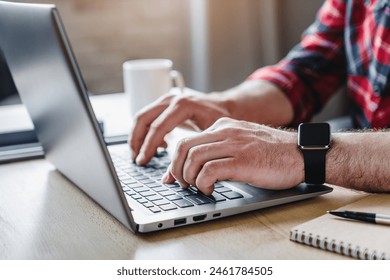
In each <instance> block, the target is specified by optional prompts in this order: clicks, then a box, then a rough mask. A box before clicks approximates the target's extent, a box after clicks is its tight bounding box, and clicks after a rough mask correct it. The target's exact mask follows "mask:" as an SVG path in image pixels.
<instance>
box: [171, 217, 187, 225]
mask: <svg viewBox="0 0 390 280" xmlns="http://www.w3.org/2000/svg"><path fill="white" fill-rule="evenodd" d="M186 223H187V219H186V218H182V219H177V220H174V221H173V224H174V225H175V226H180V225H185V224H186Z"/></svg>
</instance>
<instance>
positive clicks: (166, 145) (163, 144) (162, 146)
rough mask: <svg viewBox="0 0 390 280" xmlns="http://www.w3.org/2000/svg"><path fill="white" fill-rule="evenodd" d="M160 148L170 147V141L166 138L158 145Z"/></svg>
mask: <svg viewBox="0 0 390 280" xmlns="http://www.w3.org/2000/svg"><path fill="white" fill-rule="evenodd" d="M158 146H159V147H160V148H164V149H166V148H168V143H167V142H166V141H165V140H163V141H162V142H161V143H160V145H158Z"/></svg>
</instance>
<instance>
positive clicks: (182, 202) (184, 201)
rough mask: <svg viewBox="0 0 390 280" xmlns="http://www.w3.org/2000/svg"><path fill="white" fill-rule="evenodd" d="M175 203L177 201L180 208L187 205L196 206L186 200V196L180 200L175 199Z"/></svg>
mask: <svg viewBox="0 0 390 280" xmlns="http://www.w3.org/2000/svg"><path fill="white" fill-rule="evenodd" d="M173 203H175V204H176V205H177V206H179V207H180V208H186V207H191V206H194V204H192V203H191V202H189V201H188V200H186V199H184V198H182V199H180V200H175V201H173Z"/></svg>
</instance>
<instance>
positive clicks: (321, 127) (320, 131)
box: [298, 123, 330, 147]
mask: <svg viewBox="0 0 390 280" xmlns="http://www.w3.org/2000/svg"><path fill="white" fill-rule="evenodd" d="M329 144H330V126H329V124H328V123H302V124H300V125H299V127H298V145H299V146H303V147H305V146H306V147H310V146H328V145H329Z"/></svg>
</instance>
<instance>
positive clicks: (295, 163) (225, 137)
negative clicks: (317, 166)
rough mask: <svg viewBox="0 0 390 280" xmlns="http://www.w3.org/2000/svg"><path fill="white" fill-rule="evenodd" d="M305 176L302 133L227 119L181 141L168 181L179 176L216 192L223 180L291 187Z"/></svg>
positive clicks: (200, 188) (186, 181) (167, 175)
mask: <svg viewBox="0 0 390 280" xmlns="http://www.w3.org/2000/svg"><path fill="white" fill-rule="evenodd" d="M303 179H304V165H303V157H302V155H301V152H300V151H299V150H298V148H297V134H296V133H294V132H288V131H284V130H280V129H274V128H270V127H267V126H263V125H258V124H255V123H250V122H245V121H236V120H232V119H229V118H222V119H219V120H218V121H217V122H216V123H215V124H214V125H212V126H211V127H210V128H208V129H207V130H206V131H204V132H203V133H201V134H199V135H197V136H194V137H190V138H186V139H183V140H182V141H180V142H179V144H178V146H177V149H176V153H175V156H174V158H173V161H172V164H171V166H170V169H169V170H168V171H167V173H166V174H165V175H164V177H163V182H164V183H172V182H174V181H175V180H177V181H178V182H179V183H180V184H181V185H183V186H188V185H194V186H197V187H198V189H199V190H200V191H202V192H203V193H204V194H206V195H210V194H211V193H212V192H213V190H214V183H215V182H217V181H221V180H233V181H240V182H245V183H249V184H251V185H253V186H258V187H262V188H268V189H287V188H291V187H293V186H295V185H297V184H299V183H301V182H303Z"/></svg>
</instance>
